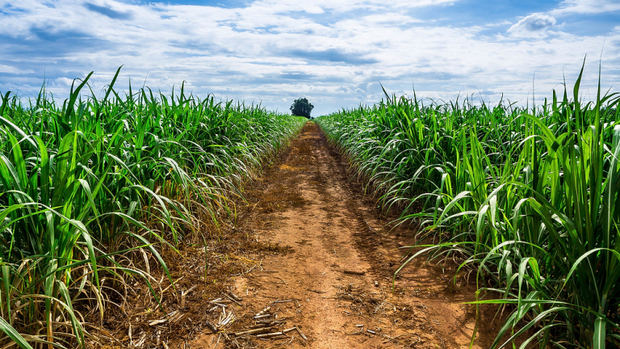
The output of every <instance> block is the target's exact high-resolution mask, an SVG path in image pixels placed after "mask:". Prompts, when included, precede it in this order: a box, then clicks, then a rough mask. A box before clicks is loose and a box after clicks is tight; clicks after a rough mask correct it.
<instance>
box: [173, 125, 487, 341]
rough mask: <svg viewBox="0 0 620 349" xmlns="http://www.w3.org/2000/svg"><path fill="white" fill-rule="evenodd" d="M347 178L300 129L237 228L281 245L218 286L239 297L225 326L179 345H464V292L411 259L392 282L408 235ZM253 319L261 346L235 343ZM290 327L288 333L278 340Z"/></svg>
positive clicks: (469, 319)
mask: <svg viewBox="0 0 620 349" xmlns="http://www.w3.org/2000/svg"><path fill="white" fill-rule="evenodd" d="M350 178H351V177H350V176H349V175H348V174H347V163H346V162H345V161H344V160H343V159H342V158H341V157H340V156H339V154H338V153H337V152H336V151H334V149H333V148H331V147H330V146H329V145H328V142H327V141H326V139H325V136H324V135H323V134H322V132H321V131H320V129H319V128H318V126H317V125H316V124H314V123H312V122H309V123H307V124H306V125H305V127H304V128H303V130H302V132H301V135H300V136H299V137H297V138H296V139H294V140H293V141H292V143H291V145H290V147H289V148H288V150H286V151H285V152H284V154H283V155H282V157H281V160H280V161H279V162H278V163H276V164H275V165H274V166H272V167H271V168H270V169H268V170H267V171H266V172H265V173H264V174H263V175H262V177H261V178H260V179H259V180H257V181H256V182H255V183H253V185H252V186H251V187H250V188H248V193H247V196H248V198H249V202H248V206H247V208H246V210H245V212H244V216H243V217H241V218H240V220H239V222H238V224H239V227H240V229H241V230H244V231H247V232H251V233H252V234H255V236H256V237H257V239H258V241H260V242H263V243H267V244H277V245H278V246H280V247H281V249H280V250H279V252H277V253H271V254H267V255H265V254H262V255H257V256H255V257H254V258H255V259H256V260H257V261H259V262H257V263H258V264H257V267H256V268H254V269H253V270H252V271H251V272H250V273H247V274H245V275H243V276H239V277H236V278H235V279H234V281H233V282H232V284H231V286H230V288H229V290H230V292H231V294H232V295H233V296H235V297H237V298H238V299H239V300H240V301H239V302H238V303H239V304H236V303H232V302H231V303H228V306H227V308H228V313H230V312H234V318H235V321H233V322H232V323H230V324H228V325H226V326H223V327H222V328H219V329H218V333H213V331H212V330H206V331H204V332H203V333H201V334H199V335H197V336H196V337H195V338H194V339H193V340H191V341H189V342H187V341H184V343H183V344H184V345H185V347H186V348H210V347H216V346H220V347H224V346H227V347H258V348H277V347H286V348H298V347H304V346H307V347H312V348H386V347H393V348H401V347H402V348H463V347H467V346H468V345H469V343H470V340H471V334H472V332H473V329H474V324H475V321H474V316H473V315H474V311H473V309H472V307H471V306H466V305H463V304H462V302H464V301H467V300H472V298H473V296H472V295H473V290H472V289H471V288H468V287H464V288H462V289H455V288H454V287H450V286H449V285H450V282H449V277H450V275H448V274H443V273H442V272H441V270H438V269H437V268H436V267H433V266H430V265H426V264H425V263H423V261H422V260H420V261H419V262H416V263H414V264H411V265H410V266H408V267H407V268H406V269H405V270H404V271H403V272H402V274H400V276H399V277H398V278H397V280H396V283H395V284H393V283H392V280H393V279H392V278H393V273H394V271H395V270H396V268H398V266H399V265H400V263H401V259H402V257H403V255H404V253H406V252H407V251H403V250H402V249H399V247H400V246H405V245H408V244H410V243H411V242H412V241H413V233H414V231H413V230H412V229H413V228H411V227H409V228H407V227H399V228H392V226H391V225H390V224H389V223H390V218H389V217H384V216H382V215H381V214H380V212H378V210H377V208H376V206H375V205H374V202H373V201H372V200H370V199H369V198H367V197H365V196H364V195H362V193H360V190H359V187H358V186H357V185H356V184H355V183H353V184H352V181H351V179H350ZM267 307H269V309H267V310H266V311H264V309H266V308H267ZM214 311H215V312H218V311H219V310H214ZM261 311H263V312H262V313H261ZM257 314H259V316H258V317H257V318H258V319H256V315H257ZM261 314H263V315H264V314H270V315H271V316H270V317H269V316H266V317H267V318H268V319H269V320H268V321H271V322H270V323H271V324H272V325H274V324H275V326H273V327H271V328H269V329H268V330H264V331H257V332H264V333H266V334H267V335H268V336H267V337H266V338H257V336H256V335H252V334H246V335H243V334H241V335H237V336H235V333H242V332H244V331H246V332H247V331H248V330H252V329H256V328H257V327H259V326H260V323H261V319H265V317H262V318H261V316H260V315H261ZM275 316H277V318H274V317H275ZM222 317H223V316H222V314H220V316H219V319H222ZM278 320H279V321H281V323H280V322H278ZM268 321H263V322H262V323H269V322H268ZM295 327H296V328H298V329H299V331H297V330H296V329H295V330H292V331H289V332H287V333H284V334H282V335H279V334H277V333H278V332H280V331H282V330H283V329H291V328H295ZM302 334H303V335H302ZM303 337H305V339H304V338H303ZM490 339H491V338H490V336H488V335H486V334H485V333H484V332H483V333H482V335H480V336H479V338H478V339H477V340H476V342H475V345H474V347H475V348H484V347H488V344H489V342H488V341H489V340H490ZM181 347H182V346H181Z"/></svg>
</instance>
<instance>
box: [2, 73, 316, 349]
mask: <svg viewBox="0 0 620 349" xmlns="http://www.w3.org/2000/svg"><path fill="white" fill-rule="evenodd" d="M89 77H90V75H89V76H87V77H86V79H84V80H82V81H81V82H79V81H78V82H75V83H74V86H72V89H71V94H70V98H68V99H67V100H65V101H64V103H63V104H62V106H60V105H57V104H56V103H55V101H54V99H52V98H51V97H49V96H47V95H46V93H45V91H44V90H42V91H41V93H40V95H39V96H38V98H37V99H36V100H32V101H30V103H29V104H27V105H25V104H24V103H22V102H20V99H19V98H17V97H16V96H12V95H11V94H10V93H7V94H6V95H4V97H3V98H2V101H1V104H0V330H1V331H0V334H1V333H4V334H5V336H1V335H0V346H1V347H4V346H5V345H7V344H9V345H10V343H11V342H15V343H17V344H19V346H21V347H22V348H30V347H32V346H35V347H42V346H46V347H47V346H48V344H51V343H53V345H54V346H57V347H62V346H64V347H74V346H75V345H76V344H77V345H81V344H84V342H85V338H84V336H85V333H87V331H86V328H85V327H84V325H85V317H84V316H85V314H83V313H82V312H81V311H80V310H85V311H88V312H97V313H98V314H99V315H98V317H99V318H100V319H103V318H104V315H105V312H106V309H107V308H108V307H109V306H111V305H112V304H113V299H114V295H115V294H122V293H123V291H122V288H123V287H128V285H129V284H133V283H134V282H131V280H136V279H139V280H141V281H140V282H144V283H146V284H148V285H149V287H150V288H151V290H152V293H153V297H155V298H156V299H157V298H158V297H159V295H158V291H157V287H155V286H154V285H153V279H152V277H151V276H150V275H149V270H150V267H149V265H148V263H149V262H148V261H152V262H154V263H155V264H157V265H155V266H152V267H154V268H158V269H160V270H161V269H163V270H164V271H165V272H166V273H167V267H166V262H165V260H164V259H163V258H162V257H161V256H160V253H159V252H160V251H161V248H162V247H163V246H166V248H171V249H173V250H174V249H175V247H177V246H178V244H179V243H180V242H182V241H183V240H184V239H186V238H188V236H191V235H194V236H200V235H201V234H205V233H206V232H207V231H209V232H213V231H216V230H217V229H218V225H219V223H220V221H221V220H222V219H227V218H229V217H231V216H234V215H235V207H234V204H233V199H234V198H236V197H238V196H239V190H240V188H241V186H242V184H243V183H244V181H246V180H247V179H248V178H250V177H251V176H252V174H253V173H255V172H256V170H258V169H259V166H260V165H261V162H262V161H263V160H265V159H266V158H267V157H269V156H270V155H273V153H274V151H276V150H277V149H278V148H279V147H280V146H281V145H283V144H284V143H285V142H286V141H287V140H288V139H289V138H290V137H291V136H293V135H294V134H295V133H296V132H297V131H298V130H299V129H300V128H301V126H302V125H303V124H304V122H305V119H304V118H300V117H291V116H289V115H280V114H274V113H271V112H267V111H266V110H264V109H263V108H261V107H259V106H245V105H242V104H233V103H232V102H228V103H220V102H216V101H215V99H214V98H213V97H212V96H209V97H207V98H205V99H199V98H196V97H194V96H191V95H190V96H188V95H186V94H185V92H184V89H183V87H181V89H180V91H178V92H177V93H175V92H172V94H171V95H169V96H165V95H162V94H159V93H158V94H155V93H153V92H152V91H151V90H150V89H148V88H143V89H141V90H139V91H132V90H131V89H130V90H129V93H128V94H127V95H125V96H120V95H119V94H118V93H117V92H116V91H115V90H114V89H113V86H114V83H115V81H116V78H117V77H118V72H117V74H116V76H115V77H114V80H113V81H112V82H111V84H110V87H109V89H108V90H107V91H106V92H105V95H104V96H103V98H95V97H90V98H87V99H83V98H80V97H79V96H80V92H83V91H84V90H85V89H86V87H87V86H88V85H87V81H88V78H89ZM143 256H146V257H144V258H146V260H147V262H146V263H134V262H133V261H134V260H138V261H140V260H142V259H143Z"/></svg>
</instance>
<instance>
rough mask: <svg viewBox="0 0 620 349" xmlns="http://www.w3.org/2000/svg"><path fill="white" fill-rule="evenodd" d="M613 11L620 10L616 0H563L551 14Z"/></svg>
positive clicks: (619, 3) (619, 4)
mask: <svg viewBox="0 0 620 349" xmlns="http://www.w3.org/2000/svg"><path fill="white" fill-rule="evenodd" d="M615 11H620V2H618V1H617V0H564V1H562V3H561V4H560V6H558V8H557V9H555V10H553V11H551V14H553V15H565V14H596V13H605V12H615Z"/></svg>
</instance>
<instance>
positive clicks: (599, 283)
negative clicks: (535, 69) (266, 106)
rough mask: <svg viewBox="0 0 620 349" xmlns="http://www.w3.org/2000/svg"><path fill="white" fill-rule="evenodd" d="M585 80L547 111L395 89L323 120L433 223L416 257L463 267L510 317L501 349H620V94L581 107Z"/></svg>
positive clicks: (383, 186) (398, 198) (380, 186)
mask: <svg viewBox="0 0 620 349" xmlns="http://www.w3.org/2000/svg"><path fill="white" fill-rule="evenodd" d="M580 80H581V74H580V76H579V79H578V80H577V82H576V83H575V85H574V88H573V94H572V96H571V97H570V98H569V96H568V92H567V89H566V88H565V89H564V91H563V94H562V95H560V96H557V95H556V93H555V92H554V93H553V98H552V99H551V100H549V101H546V102H545V103H544V104H543V105H541V106H537V107H535V108H523V107H515V106H513V105H512V104H506V103H504V102H500V103H499V104H497V105H494V106H490V105H485V104H482V105H474V104H471V103H469V101H467V100H465V101H460V102H459V101H455V102H450V103H440V104H438V103H434V102H431V103H424V102H422V101H420V100H417V99H416V98H413V99H410V98H406V97H400V98H399V97H396V96H389V95H387V93H386V99H385V100H384V101H383V102H381V103H379V104H377V105H375V106H371V107H360V108H357V109H353V110H344V111H342V112H339V113H335V114H332V115H328V116H324V117H320V118H319V119H318V123H319V124H320V126H321V128H322V129H323V130H324V131H325V132H326V133H327V135H328V137H329V138H330V139H331V140H332V141H333V142H334V143H335V144H337V145H338V146H339V147H341V149H342V151H343V152H345V153H346V155H347V156H348V157H349V158H350V159H351V160H352V162H353V164H354V165H355V168H356V169H357V171H358V174H359V175H360V176H361V177H362V178H364V179H365V180H366V181H367V183H368V188H369V189H370V190H374V191H375V193H377V195H379V196H380V202H381V204H382V205H383V206H384V207H385V208H397V209H398V210H401V211H402V216H401V220H402V221H403V222H406V221H410V220H416V221H419V222H422V227H423V228H422V229H421V230H420V231H419V233H418V236H417V237H418V238H419V240H418V241H420V244H419V245H418V246H416V248H415V249H414V248H413V247H412V254H411V256H410V258H409V260H407V262H409V261H411V260H412V259H414V258H421V256H426V257H427V258H429V259H431V260H434V261H435V262H440V261H448V260H451V261H453V260H456V261H458V263H459V267H458V272H457V274H458V275H457V276H455V277H458V276H459V275H467V274H468V273H471V272H474V273H475V280H476V283H477V286H478V292H477V299H478V301H477V302H476V304H484V303H495V304H499V305H500V306H501V309H504V314H508V315H507V316H504V318H503V319H504V321H505V322H504V325H503V327H502V328H501V331H500V332H499V333H498V334H497V339H496V341H495V343H494V345H493V347H500V346H502V345H504V344H508V343H510V342H512V341H513V340H515V339H517V340H518V342H519V343H521V344H522V345H523V346H526V345H528V343H529V344H532V343H540V344H539V345H540V347H541V348H543V347H545V346H546V345H548V344H551V345H552V346H554V347H560V348H566V347H585V348H604V347H605V344H607V345H608V346H610V347H617V346H620V319H619V317H620V313H619V310H618V305H619V302H620V287H619V284H618V279H619V278H620V228H619V226H620V161H619V157H620V109H618V104H619V100H620V99H619V97H618V95H617V94H607V95H601V94H600V92H599V95H598V98H597V100H596V101H594V102H588V103H582V102H581V101H580V100H579V85H580ZM407 262H405V263H404V265H403V267H404V266H405V265H406V264H407ZM401 268H402V267H401ZM399 270H400V269H399Z"/></svg>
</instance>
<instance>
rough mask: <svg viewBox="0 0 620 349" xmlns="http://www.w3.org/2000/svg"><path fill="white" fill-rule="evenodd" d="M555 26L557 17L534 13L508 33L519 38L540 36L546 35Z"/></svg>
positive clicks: (511, 28) (512, 27) (522, 19)
mask: <svg viewBox="0 0 620 349" xmlns="http://www.w3.org/2000/svg"><path fill="white" fill-rule="evenodd" d="M555 24H556V19H555V17H553V16H550V15H547V14H544V13H533V14H531V15H529V16H526V17H524V18H521V19H520V20H519V21H518V22H517V23H515V24H513V25H512V26H511V27H510V28H509V29H508V33H510V34H512V35H517V36H538V35H541V34H542V33H546V32H547V30H549V29H550V28H552V27H553V26H554V25H555Z"/></svg>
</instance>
